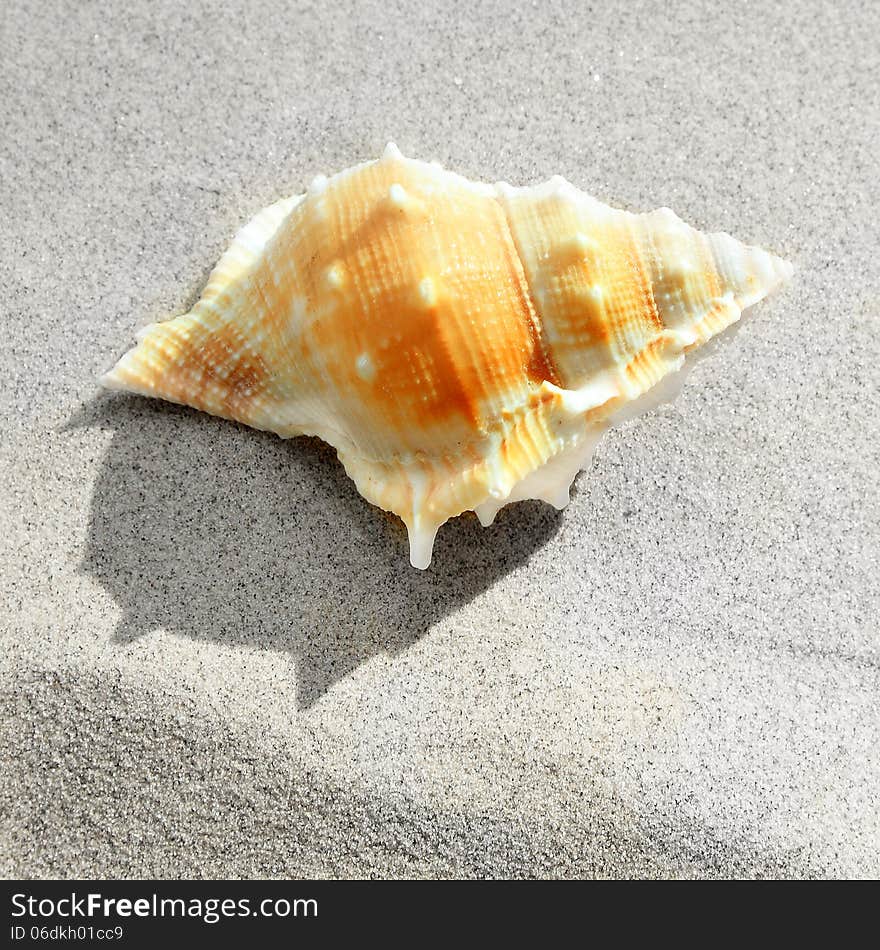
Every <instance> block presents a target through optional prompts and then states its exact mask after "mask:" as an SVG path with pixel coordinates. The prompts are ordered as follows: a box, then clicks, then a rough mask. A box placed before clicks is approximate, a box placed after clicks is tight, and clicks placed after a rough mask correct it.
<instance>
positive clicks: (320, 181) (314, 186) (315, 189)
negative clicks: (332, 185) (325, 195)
mask: <svg viewBox="0 0 880 950" xmlns="http://www.w3.org/2000/svg"><path fill="white" fill-rule="evenodd" d="M326 189H327V176H326V175H315V177H314V178H313V179H312V181H311V184H310V185H309V194H310V195H320V194H321V193H322V192H323V191H325V190H326Z"/></svg>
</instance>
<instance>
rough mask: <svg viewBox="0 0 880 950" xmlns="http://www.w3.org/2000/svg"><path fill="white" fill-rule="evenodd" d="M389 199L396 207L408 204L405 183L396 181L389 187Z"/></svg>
mask: <svg viewBox="0 0 880 950" xmlns="http://www.w3.org/2000/svg"><path fill="white" fill-rule="evenodd" d="M388 200H389V201H390V202H391V204H393V205H394V207H395V208H403V207H404V206H405V205H406V189H405V188H404V187H403V185H401V184H398V183H397V182H395V183H394V184H393V185H392V186H391V187H390V188H389V189H388Z"/></svg>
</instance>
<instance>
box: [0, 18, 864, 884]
mask: <svg viewBox="0 0 880 950" xmlns="http://www.w3.org/2000/svg"><path fill="white" fill-rule="evenodd" d="M6 7H7V10H6V13H5V14H4V22H3V24H2V26H0V50H2V55H0V88H2V89H3V90H4V94H3V96H2V97H0V233H2V234H3V239H2V240H0V317H2V346H0V366H2V372H3V380H4V382H3V386H2V388H0V407H2V408H0V411H2V437H0V497H2V500H3V504H2V506H0V634H2V651H0V695H2V707H0V763H2V767H0V872H2V873H3V875H4V876H7V877H10V876H23V877H65V876H85V877H88V876H100V877H240V876H247V877H250V876H256V877H275V876H278V877H287V876H292V877H312V876H318V877H325V876H331V877H337V876H338V877H361V876H365V877H398V876H406V877H425V876H427V877H446V876H456V877H457V876H480V877H482V876H485V877H498V876H501V877H509V876H514V877H520V876H526V877H559V876H584V877H594V876H598V877H641V876H649V877H670V876H673V877H674V876H683V877H707V876H708V877H715V876H723V877H729V876H735V877H766V876H772V877H779V876H795V877H801V876H807V877H838V876H863V877H876V876H877V875H880V801H878V789H880V757H878V749H880V705H878V696H880V674H878V671H880V629H878V617H880V582H878V559H880V474H878V473H880V411H878V410H880V406H878V397H880V343H878V319H880V256H878V253H877V246H878V241H877V234H878V231H877V216H878V211H880V185H878V181H880V176H878V171H877V154H878V150H880V139H878V130H880V98H878V93H877V76H878V75H880V48H878V44H877V36H878V35H880V8H878V6H877V5H870V4H867V5H861V4H860V5H856V4H855V3H842V4H838V5H836V6H832V5H828V4H824V3H821V2H818V0H810V2H789V3H781V4H757V3H749V4H745V3H743V4H724V5H721V4H713V3H711V2H709V0H702V2H698V3H689V4H673V5H671V7H669V8H667V7H666V5H663V7H662V8H661V6H660V5H659V4H658V5H650V4H645V5H641V4H628V3H612V4H601V5H595V6H591V7H590V8H589V9H588V8H584V10H583V12H582V13H581V14H578V15H577V16H573V14H574V10H575V7H574V6H572V5H571V4H558V3H541V4H536V5H532V4H516V5H513V4H507V3H502V2H490V3H483V4H470V3H461V4H452V3H450V4H446V3H443V4H438V5H437V6H436V7H433V8H432V9H431V10H422V11H420V12H418V13H417V12H415V7H414V6H413V7H412V8H407V7H405V6H402V5H398V4H394V3H388V2H381V3H380V2H362V3H352V4H344V3H335V2H334V3H322V4H317V3H305V4H298V5H296V9H294V5H291V4H286V3H283V2H281V0H254V2H250V3H248V4H240V5H237V9H236V8H223V9H222V10H221V9H220V8H217V7H215V6H214V5H213V4H210V3H208V2H207V0H192V2H189V3H187V4H185V5H181V4H178V3H175V2H172V0H161V2H145V0H137V2H135V3H132V4H130V5H126V7H125V9H123V8H122V7H119V8H118V9H117V8H116V7H113V6H111V5H107V4H97V3H91V2H86V3H76V4H75V3H70V2H67V3H64V2H48V3H41V4H37V3H29V2H21V0H11V3H7V4H6ZM389 139H393V140H394V141H395V142H396V143H397V144H398V145H399V146H400V148H401V149H402V150H403V151H404V152H405V153H406V154H407V155H411V156H414V157H418V158H423V159H426V160H432V159H437V160H439V161H441V162H443V163H444V165H446V166H448V167H450V168H452V169H454V170H456V171H459V172H461V173H463V174H466V175H468V176H470V177H473V178H476V179H482V180H487V181H497V180H506V181H509V182H512V183H515V184H526V183H531V182H536V181H539V180H543V179H545V178H547V177H549V176H550V175H553V174H560V175H564V176H565V177H566V178H567V179H568V180H569V181H571V182H572V183H573V184H575V185H577V186H578V187H579V188H582V189H584V190H586V191H588V192H590V193H591V194H594V195H595V196H596V197H597V198H599V199H601V200H602V201H605V202H607V203H609V204H612V205H615V206H618V207H623V208H627V209H629V210H633V211H647V210H650V209H652V208H656V207H660V206H664V205H665V206H669V207H671V208H673V209H674V210H675V211H676V212H677V213H678V214H679V215H680V216H681V217H682V218H684V219H685V220H686V221H688V222H689V223H691V224H693V225H695V226H697V227H699V228H702V229H704V230H710V231H717V230H723V231H728V232H730V233H731V234H733V235H734V236H736V237H737V238H739V239H741V240H744V241H747V242H748V243H754V244H760V245H762V246H764V247H767V248H769V249H772V250H773V251H775V252H776V253H779V254H781V255H783V256H784V257H785V258H787V259H788V260H791V261H792V262H793V263H794V264H795V266H796V268H797V270H796V274H795V276H794V278H793V280H792V281H791V283H790V284H789V285H788V286H787V287H786V288H785V289H784V290H782V291H781V292H780V293H778V294H777V295H775V296H773V297H772V298H770V299H768V300H767V301H765V302H763V303H761V304H759V305H758V306H756V307H755V308H753V309H752V310H750V311H749V312H748V313H747V315H746V317H745V319H744V320H743V322H742V326H741V329H740V332H738V333H737V334H735V335H734V336H732V337H730V338H729V339H726V340H723V341H722V343H721V345H720V346H719V347H718V348H717V349H716V351H715V352H714V353H713V354H712V355H711V356H710V357H709V358H707V359H705V360H703V361H701V362H700V363H699V365H697V366H696V367H695V369H694V370H693V372H692V373H691V374H690V375H689V376H688V378H687V382H686V384H685V387H684V390H683V392H682V394H681V396H680V397H679V398H678V400H677V401H676V402H675V403H673V404H672V405H666V406H663V407H661V408H659V409H657V410H655V411H653V412H651V413H649V414H647V415H645V416H643V417H641V418H639V419H637V420H635V421H632V422H630V423H627V424H626V425H623V426H621V427H619V428H616V429H613V430H611V431H610V432H609V433H608V434H607V435H606V436H605V437H604V439H603V440H602V442H601V444H600V446H599V448H598V451H597V454H596V457H595V458H594V460H593V463H592V466H591V468H590V470H589V471H587V472H584V473H582V474H581V475H580V476H579V478H578V480H577V482H576V485H575V488H574V490H573V492H572V502H571V504H570V505H569V507H568V508H567V509H566V510H565V511H564V512H557V511H555V510H554V509H552V508H550V507H549V506H547V505H544V504H541V503H538V502H528V503H523V504H520V505H516V506H512V507H510V508H508V509H505V510H504V511H503V512H502V513H501V514H500V515H499V517H498V520H497V522H496V524H495V525H494V526H492V527H491V528H489V529H486V530H484V529H482V528H481V527H480V525H479V523H478V522H477V520H476V518H475V517H469V516H468V517H462V518H459V519H456V520H455V521H453V522H450V523H449V524H447V525H446V526H445V527H444V528H442V529H441V531H440V534H439V537H438V541H437V547H436V549H435V555H434V563H433V565H432V567H431V568H430V570H429V571H427V572H418V571H415V570H413V569H412V568H411V567H410V565H409V563H408V552H407V544H406V535H405V531H404V529H403V527H402V526H401V525H400V524H399V523H398V522H396V520H395V519H393V518H391V517H389V516H387V515H384V514H383V513H382V512H380V511H378V510H377V509H375V508H372V507H371V506H370V505H368V504H367V503H366V502H365V501H364V500H363V499H362V498H361V497H360V496H359V495H358V494H357V492H356V490H355V488H354V486H353V485H352V483H351V482H350V481H349V480H348V479H347V478H346V476H345V473H344V471H343V470H342V467H341V465H340V464H339V462H338V461H337V459H336V457H335V454H334V452H333V451H332V450H331V449H329V448H328V447H327V446H325V445H324V444H323V443H321V442H319V441H317V440H314V439H296V440H290V441H283V440H281V439H279V438H277V437H275V436H272V435H269V434H266V433H262V432H256V431H252V430H249V429H246V428H245V427H243V426H240V425H236V424H233V423H229V422H225V421H222V420H219V419H216V418H212V417H209V416H207V415H203V414H199V413H197V412H195V411H192V410H189V409H184V408H181V407H177V406H172V405H168V404H163V403H159V402H156V401H150V400H147V399H143V398H137V397H134V396H126V395H121V394H118V393H105V392H102V391H101V390H100V389H99V387H98V384H97V379H98V377H99V376H100V374H101V373H103V372H104V371H105V370H107V369H108V368H109V367H110V366H111V365H112V363H113V362H114V361H115V360H116V359H117V358H118V357H119V356H120V355H121V353H122V352H123V351H124V350H125V349H127V348H128V347H129V346H130V345H131V344H132V342H133V340H134V334H135V332H136V331H137V329H138V328H140V327H142V326H144V325H145V324H147V323H150V322H152V321H155V320H159V319H163V318H166V317H168V316H171V315H175V314H179V313H183V312H185V311H186V310H187V309H188V308H189V307H190V306H191V305H192V304H193V302H194V301H195V300H196V299H197V296H198V293H199V291H200V290H201V288H202V286H203V284H204V282H205V279H206V277H207V274H208V272H209V271H210V269H211V268H212V266H213V265H214V263H215V262H216V260H217V258H218V256H219V255H220V254H221V253H222V252H223V250H224V249H225V248H226V246H227V245H228V243H229V241H230V239H231V237H232V236H233V234H234V233H235V232H236V230H237V229H238V228H239V227H240V226H241V225H242V224H244V223H245V222H246V221H247V220H248V219H249V218H250V217H251V216H252V215H253V214H255V213H256V212H257V211H258V210H259V209H260V208H262V207H264V206H266V205H268V204H270V203H271V202H273V201H276V200H277V199H279V198H281V197H283V196H286V195H292V194H296V193H299V192H301V191H302V190H304V188H305V186H306V185H307V184H308V182H309V181H310V180H311V178H312V177H313V176H314V175H316V174H318V173H323V174H332V173H333V172H335V171H338V170H340V169H343V168H345V167H347V166H349V165H352V164H354V163H355V162H359V161H364V160H367V159H369V158H372V157H375V156H378V155H379V154H380V153H381V151H382V148H383V147H384V145H385V144H386V142H387V141H388V140H389Z"/></svg>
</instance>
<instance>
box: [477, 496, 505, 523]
mask: <svg viewBox="0 0 880 950" xmlns="http://www.w3.org/2000/svg"><path fill="white" fill-rule="evenodd" d="M500 510H501V509H500V508H499V506H498V505H493V504H492V503H491V502H488V501H486V502H483V504H482V505H477V506H476V508H474V514H475V515H476V516H477V517H478V518H479V519H480V524H481V525H482V526H483V527H484V528H488V527H489V525H491V524H492V522H493V521H494V520H495V516H496V515H497V514H498V512H499V511H500Z"/></svg>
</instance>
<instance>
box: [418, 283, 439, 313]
mask: <svg viewBox="0 0 880 950" xmlns="http://www.w3.org/2000/svg"><path fill="white" fill-rule="evenodd" d="M419 300H421V301H422V303H423V304H424V305H425V306H426V307H433V306H434V305H435V304H436V303H437V288H436V287H435V286H434V281H433V280H431V278H430V277H423V278H422V279H421V280H420V281H419Z"/></svg>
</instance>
